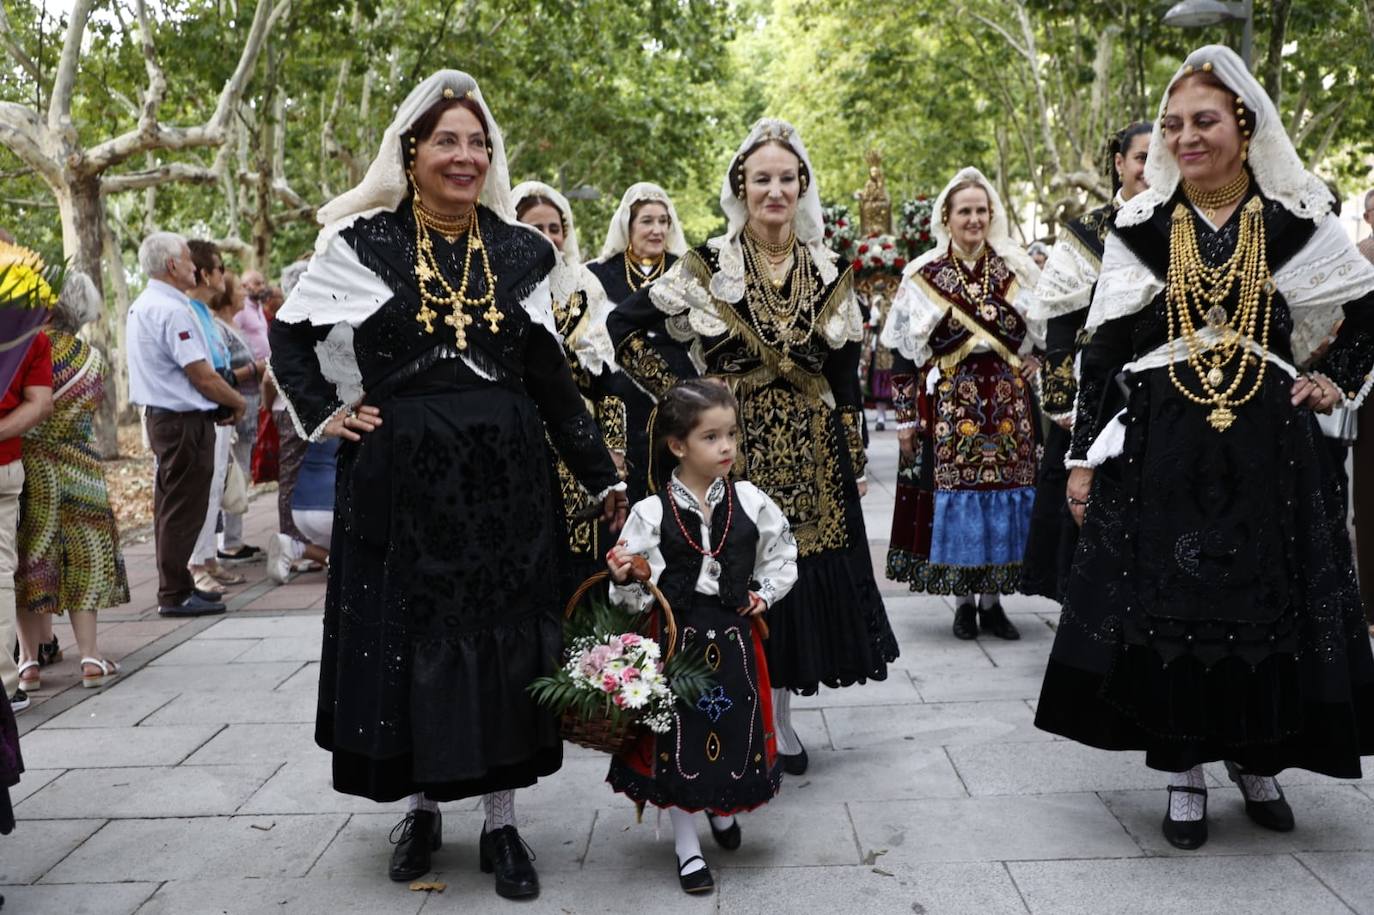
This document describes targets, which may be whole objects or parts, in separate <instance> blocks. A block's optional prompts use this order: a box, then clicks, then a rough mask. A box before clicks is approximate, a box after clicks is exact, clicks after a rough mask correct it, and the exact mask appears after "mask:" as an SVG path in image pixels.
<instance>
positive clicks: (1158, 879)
mask: <svg viewBox="0 0 1374 915" xmlns="http://www.w3.org/2000/svg"><path fill="white" fill-rule="evenodd" d="M1007 867H1008V868H1009V869H1010V870H1011V875H1012V877H1013V878H1014V879H1015V880H1016V885H1017V887H1018V888H1020V890H1021V894H1022V896H1023V897H1024V898H1025V900H1026V904H1027V905H1028V906H1029V907H1030V910H1031V912H1033V913H1037V915H1038V913H1046V915H1050V913H1053V915H1100V913H1103V912H1112V913H1114V915H1135V913H1139V915H1157V913H1160V912H1190V913H1191V912H1198V913H1202V912H1239V911H1245V912H1247V913H1248V912H1254V913H1266V915H1281V913H1282V915H1287V913H1299V912H1300V913H1302V915H1328V913H1329V915H1336V913H1341V915H1348V913H1349V911H1350V910H1349V909H1348V908H1347V907H1346V906H1345V905H1344V904H1343V903H1342V902H1341V901H1340V899H1339V898H1337V897H1336V896H1335V895H1334V894H1333V893H1332V892H1331V891H1330V890H1328V889H1327V888H1326V887H1325V886H1323V885H1322V883H1321V881H1320V880H1318V879H1317V878H1316V877H1314V876H1313V875H1312V873H1311V872H1310V871H1308V870H1307V868H1305V867H1303V866H1302V865H1301V864H1300V863H1298V862H1297V861H1295V860H1294V859H1293V858H1291V857H1289V856H1287V855H1263V856H1259V855H1255V856H1242V857H1235V856H1233V857H1205V856H1204V857H1189V858H1140V859H1135V860H1117V861H1110V860H1108V861H1101V860H1099V861H1013V862H1011V863H1010V864H1008V865H1007ZM1242 900H1244V901H1243V902H1242Z"/></svg>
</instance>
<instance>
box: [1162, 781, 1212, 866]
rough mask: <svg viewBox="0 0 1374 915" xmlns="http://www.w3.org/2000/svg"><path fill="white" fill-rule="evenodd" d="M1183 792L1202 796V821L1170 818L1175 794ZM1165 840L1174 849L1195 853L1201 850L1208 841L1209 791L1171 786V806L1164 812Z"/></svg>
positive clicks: (1186, 786) (1185, 786)
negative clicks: (1194, 851) (1196, 850)
mask: <svg viewBox="0 0 1374 915" xmlns="http://www.w3.org/2000/svg"><path fill="white" fill-rule="evenodd" d="M1175 791H1183V792H1186V793H1188V794H1200V795H1202V819H1200V820H1175V819H1174V818H1173V817H1171V816H1170V814H1171V813H1173V806H1174V804H1173V800H1174V792H1175ZM1164 838H1165V839H1167V840H1168V842H1169V844H1170V845H1172V846H1173V847H1174V848H1181V849H1183V850H1184V851H1193V850H1194V849H1197V848H1201V847H1202V846H1203V844H1204V843H1205V842H1206V841H1207V789H1206V788H1192V787H1189V786H1188V785H1170V786H1169V806H1168V808H1167V809H1165V811H1164Z"/></svg>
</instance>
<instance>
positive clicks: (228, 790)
mask: <svg viewBox="0 0 1374 915" xmlns="http://www.w3.org/2000/svg"><path fill="white" fill-rule="evenodd" d="M275 770H276V767H275V766H272V765H257V766H143V767H130V768H118V769H70V770H68V771H67V772H64V773H63V774H62V775H61V776H59V777H58V778H56V779H54V780H53V781H51V782H49V783H48V784H47V785H45V786H43V788H42V789H41V790H39V791H38V792H37V793H35V794H34V795H32V796H31V797H29V798H27V799H25V800H24V802H23V803H21V804H18V805H17V806H16V807H15V815H16V816H19V817H23V818H24V819H26V820H28V819H50V818H64V817H66V818H76V817H160V816H163V817H195V816H213V815H215V814H230V813H233V812H234V811H236V810H237V809H238V808H239V806H240V805H242V804H243V802H244V801H246V800H248V798H250V797H251V796H252V795H253V792H254V791H256V790H257V789H258V788H259V787H261V786H262V784H263V782H265V781H267V779H268V778H270V777H271V775H272V773H273V772H274V771H275Z"/></svg>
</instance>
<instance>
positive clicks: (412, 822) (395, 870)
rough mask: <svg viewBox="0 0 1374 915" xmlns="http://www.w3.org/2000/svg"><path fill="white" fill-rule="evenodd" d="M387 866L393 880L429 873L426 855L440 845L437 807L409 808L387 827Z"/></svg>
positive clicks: (439, 817) (440, 824) (441, 834)
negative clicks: (390, 850)
mask: <svg viewBox="0 0 1374 915" xmlns="http://www.w3.org/2000/svg"><path fill="white" fill-rule="evenodd" d="M391 844H392V845H395V846H396V850H395V851H393V852H392V853H391V869H390V870H389V871H388V872H387V874H388V876H390V877H391V879H392V880H395V881H396V882H397V883H400V882H402V881H406V880H414V879H415V878H416V877H423V876H424V875H425V874H427V873H429V862H430V855H432V854H433V853H434V852H436V851H438V850H439V848H440V846H442V845H443V844H444V839H443V818H442V817H441V816H440V815H439V811H437V810H412V811H411V812H410V813H407V814H406V818H405V819H404V820H402V821H401V822H399V823H397V824H396V825H395V826H394V827H393V828H392V830H391Z"/></svg>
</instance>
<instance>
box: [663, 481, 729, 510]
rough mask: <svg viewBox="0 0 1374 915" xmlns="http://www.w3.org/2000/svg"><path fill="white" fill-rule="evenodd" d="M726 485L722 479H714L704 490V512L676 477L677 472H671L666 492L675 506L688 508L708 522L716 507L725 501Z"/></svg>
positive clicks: (690, 492) (693, 496)
mask: <svg viewBox="0 0 1374 915" xmlns="http://www.w3.org/2000/svg"><path fill="white" fill-rule="evenodd" d="M726 489H727V484H726V482H725V478H724V477H716V479H715V482H713V483H712V484H711V485H710V487H708V488H707V490H706V511H702V510H701V503H700V502H698V501H697V497H696V494H695V493H694V492H692V490H690V489H688V488H687V486H686V484H684V483H683V482H682V481H681V480H679V479H678V477H677V470H676V469H674V470H673V476H672V480H671V481H670V482H669V484H668V491H669V492H670V493H672V496H673V498H674V499H675V500H676V501H677V504H678V505H680V506H682V507H683V508H690V509H691V510H692V511H694V512H696V513H697V514H698V515H701V516H702V518H704V519H706V520H708V521H709V520H710V518H711V515H712V514H714V513H715V510H716V506H718V505H720V503H721V502H723V501H724V500H725V492H726Z"/></svg>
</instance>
